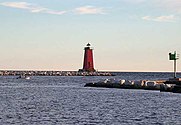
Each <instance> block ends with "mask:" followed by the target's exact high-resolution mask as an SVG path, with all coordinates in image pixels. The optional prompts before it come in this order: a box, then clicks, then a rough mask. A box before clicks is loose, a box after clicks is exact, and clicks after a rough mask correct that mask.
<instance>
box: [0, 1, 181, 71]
mask: <svg viewBox="0 0 181 125" xmlns="http://www.w3.org/2000/svg"><path fill="white" fill-rule="evenodd" d="M88 42H90V43H91V45H92V47H94V62H95V63H94V66H95V69H97V70H99V71H172V69H173V62H172V61H169V60H168V53H169V52H173V51H177V52H178V53H179V54H181V0H0V69H11V70H75V71H77V70H78V69H80V68H82V63H83V54H84V52H83V48H84V46H85V45H86V44H87V43H88ZM178 71H181V60H178Z"/></svg>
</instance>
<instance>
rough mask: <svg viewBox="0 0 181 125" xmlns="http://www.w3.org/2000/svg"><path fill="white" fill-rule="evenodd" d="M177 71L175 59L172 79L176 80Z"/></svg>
mask: <svg viewBox="0 0 181 125" xmlns="http://www.w3.org/2000/svg"><path fill="white" fill-rule="evenodd" d="M176 70H177V60H176V59H175V60H174V78H176V77H177V76H176V72H177V71H176Z"/></svg>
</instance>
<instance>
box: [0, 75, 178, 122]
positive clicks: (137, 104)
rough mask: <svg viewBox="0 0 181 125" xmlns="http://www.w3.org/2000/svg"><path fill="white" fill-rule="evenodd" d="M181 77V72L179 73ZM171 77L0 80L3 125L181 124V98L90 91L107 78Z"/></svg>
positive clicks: (134, 77)
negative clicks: (97, 82) (94, 83)
mask: <svg viewBox="0 0 181 125" xmlns="http://www.w3.org/2000/svg"><path fill="white" fill-rule="evenodd" d="M178 76H181V74H178ZM169 77H172V74H171V73H117V76H112V77H106V76H105V77H96V76H94V77H89V76H87V77H81V76H79V77H78V76H76V77H60V76H59V77H31V79H30V80H25V79H16V77H13V76H8V77H7V76H6V77H5V76H1V77H0V125H11V124H13V125H145V124H149V125H181V94H174V93H164V92H159V91H146V90H123V89H113V88H111V89H107V88H85V87H83V86H84V85H85V83H87V82H95V81H99V80H102V79H105V78H116V79H128V80H140V79H150V80H155V79H167V78H169Z"/></svg>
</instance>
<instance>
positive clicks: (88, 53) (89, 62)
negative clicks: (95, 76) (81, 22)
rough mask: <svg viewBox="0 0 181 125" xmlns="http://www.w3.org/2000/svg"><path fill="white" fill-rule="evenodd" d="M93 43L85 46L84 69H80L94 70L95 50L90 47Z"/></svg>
mask: <svg viewBox="0 0 181 125" xmlns="http://www.w3.org/2000/svg"><path fill="white" fill-rule="evenodd" d="M90 46H91V45H90V44H89V43H88V44H87V46H86V47H85V48H84V50H85V52H84V64H83V69H82V70H80V71H85V72H94V71H95V69H94V62H93V52H92V50H93V49H92V48H91V47H90Z"/></svg>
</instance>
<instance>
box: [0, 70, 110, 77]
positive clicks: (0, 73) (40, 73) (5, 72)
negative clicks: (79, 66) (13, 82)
mask: <svg viewBox="0 0 181 125" xmlns="http://www.w3.org/2000/svg"><path fill="white" fill-rule="evenodd" d="M19 75H28V76H113V74H112V73H110V72H78V71H13V70H1V71H0V76H19Z"/></svg>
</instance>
